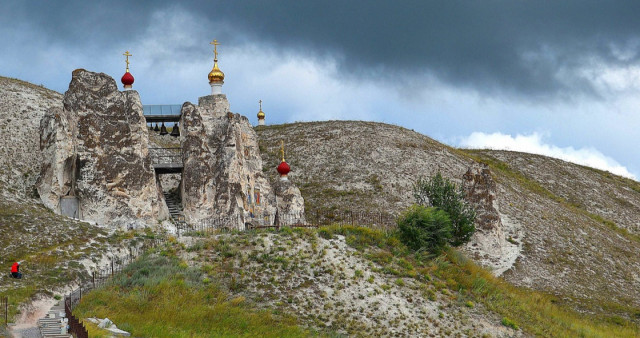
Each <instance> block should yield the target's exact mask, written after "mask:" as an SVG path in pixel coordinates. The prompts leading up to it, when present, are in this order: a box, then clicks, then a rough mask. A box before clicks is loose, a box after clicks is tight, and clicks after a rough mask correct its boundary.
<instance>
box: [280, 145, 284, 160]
mask: <svg viewBox="0 0 640 338" xmlns="http://www.w3.org/2000/svg"><path fill="white" fill-rule="evenodd" d="M280 154H281V155H282V162H284V140H280Z"/></svg>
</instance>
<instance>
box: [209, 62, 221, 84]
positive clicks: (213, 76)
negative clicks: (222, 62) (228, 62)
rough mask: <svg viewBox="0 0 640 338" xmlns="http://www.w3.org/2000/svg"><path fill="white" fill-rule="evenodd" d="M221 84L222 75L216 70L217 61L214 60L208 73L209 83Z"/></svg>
mask: <svg viewBox="0 0 640 338" xmlns="http://www.w3.org/2000/svg"><path fill="white" fill-rule="evenodd" d="M217 82H220V83H223V82H224V73H223V72H222V71H221V70H220V68H218V60H216V61H215V62H214V64H213V69H212V70H211V72H209V83H217Z"/></svg>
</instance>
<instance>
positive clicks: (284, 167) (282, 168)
mask: <svg viewBox="0 0 640 338" xmlns="http://www.w3.org/2000/svg"><path fill="white" fill-rule="evenodd" d="M277 170H278V173H279V174H280V176H286V175H287V174H288V173H289V172H290V171H291V168H289V165H288V164H287V162H285V161H282V162H280V165H278V168H277Z"/></svg>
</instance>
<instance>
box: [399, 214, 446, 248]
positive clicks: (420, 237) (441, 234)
mask: <svg viewBox="0 0 640 338" xmlns="http://www.w3.org/2000/svg"><path fill="white" fill-rule="evenodd" d="M398 231H399V235H400V240H401V241H402V242H403V243H404V244H405V245H406V246H407V247H409V248H410V249H412V250H414V251H422V250H427V251H429V252H431V253H440V252H441V251H442V250H443V249H444V248H446V246H447V243H449V240H450V239H451V220H449V215H447V213H446V212H444V211H442V210H439V209H436V208H427V207H424V206H422V205H413V206H411V207H410V208H409V209H408V210H407V211H406V212H405V213H404V214H402V215H401V216H400V217H399V218H398Z"/></svg>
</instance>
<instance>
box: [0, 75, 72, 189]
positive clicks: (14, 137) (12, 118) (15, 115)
mask: <svg viewBox="0 0 640 338" xmlns="http://www.w3.org/2000/svg"><path fill="white" fill-rule="evenodd" d="M54 107H59V108H62V95H61V94H60V93H57V92H55V91H52V90H49V89H47V88H44V87H42V86H37V85H34V84H31V83H28V82H25V81H21V80H17V79H11V78H6V77H2V76H0V115H1V116H2V119H0V134H1V135H2V137H0V184H2V189H0V196H3V197H6V198H8V199H11V200H22V199H24V198H32V197H35V193H34V192H35V189H34V188H35V183H36V180H37V178H38V175H39V174H40V166H41V158H42V154H41V153H40V144H39V137H38V135H39V129H38V128H39V126H40V120H41V119H42V117H43V116H44V115H45V114H46V112H47V111H48V110H49V109H50V108H54Z"/></svg>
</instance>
